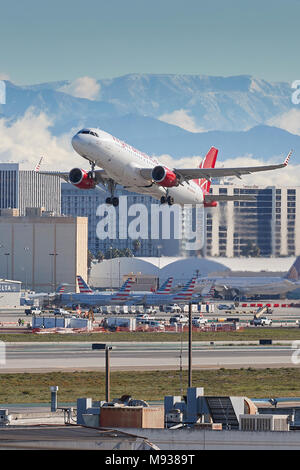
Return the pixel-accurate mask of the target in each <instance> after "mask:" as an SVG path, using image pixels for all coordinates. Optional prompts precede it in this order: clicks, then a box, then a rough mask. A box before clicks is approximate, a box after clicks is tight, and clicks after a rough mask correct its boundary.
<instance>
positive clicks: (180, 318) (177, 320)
mask: <svg viewBox="0 0 300 470" xmlns="http://www.w3.org/2000/svg"><path fill="white" fill-rule="evenodd" d="M188 321H189V319H188V317H186V316H185V315H183V314H182V313H180V314H178V315H174V316H173V317H171V318H170V323H181V324H183V325H185V324H186V323H188Z"/></svg>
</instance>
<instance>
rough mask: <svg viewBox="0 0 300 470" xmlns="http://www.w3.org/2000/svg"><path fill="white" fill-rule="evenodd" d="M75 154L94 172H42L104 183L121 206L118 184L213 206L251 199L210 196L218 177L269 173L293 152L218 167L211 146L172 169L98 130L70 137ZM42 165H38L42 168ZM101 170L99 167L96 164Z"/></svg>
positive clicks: (86, 183) (165, 199) (111, 200)
mask: <svg viewBox="0 0 300 470" xmlns="http://www.w3.org/2000/svg"><path fill="white" fill-rule="evenodd" d="M72 146H73V148H74V150H76V152H77V153H78V154H79V155H81V156H82V157H83V158H85V159H86V160H88V161H89V162H90V165H91V169H90V171H86V170H83V169H81V168H73V169H72V170H71V171H70V172H55V171H51V172H41V173H42V174H47V175H54V176H56V175H58V176H60V177H61V178H63V179H64V180H65V181H67V182H70V183H72V184H73V185H74V186H76V187H77V188H80V189H93V188H95V187H96V186H97V185H102V186H104V187H105V188H107V189H108V191H109V192H110V197H108V198H107V199H106V203H107V204H113V205H114V206H118V204H119V200H118V198H117V197H116V196H115V194H114V193H115V188H116V185H117V184H118V185H121V186H123V187H124V188H125V189H127V190H128V191H132V192H135V193H141V194H147V195H149V196H152V197H154V198H155V199H158V200H160V202H161V204H166V203H167V204H169V205H172V204H174V203H176V204H181V205H183V204H204V207H215V206H216V205H217V202H218V201H233V200H249V199H253V197H251V196H247V195H233V196H227V195H211V194H209V188H210V182H211V179H212V178H214V177H223V176H237V177H238V178H241V176H242V175H247V174H251V173H254V172H257V171H268V170H276V169H279V168H284V167H285V166H287V164H288V161H289V158H290V156H291V152H289V154H288V155H287V157H286V159H285V160H284V162H283V163H281V164H277V165H264V166H256V167H241V168H239V167H238V168H214V167H215V163H216V159H217V155H218V150H217V149H216V148H214V147H212V148H211V149H210V150H209V152H208V153H207V155H206V157H205V158H204V159H203V160H202V162H201V164H200V167H199V168H190V169H187V168H168V167H167V166H165V165H163V164H161V163H160V162H159V161H158V160H157V159H156V158H154V157H150V156H149V155H147V154H146V153H143V152H140V151H139V150H136V149H135V148H133V147H132V146H131V145H128V144H126V143H125V142H123V141H122V140H120V139H118V138H116V137H113V136H112V135H110V134H108V133H107V132H104V131H102V130H100V129H81V130H80V131H79V132H77V134H76V135H74V137H73V138H72ZM40 163H41V161H40V162H39V164H38V165H37V167H36V171H39V168H40ZM96 166H97V167H100V168H101V169H99V170H98V169H95V167H96Z"/></svg>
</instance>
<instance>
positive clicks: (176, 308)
mask: <svg viewBox="0 0 300 470" xmlns="http://www.w3.org/2000/svg"><path fill="white" fill-rule="evenodd" d="M165 312H166V313H180V312H182V310H181V308H180V307H179V305H177V304H170V305H167V306H166V308H165Z"/></svg>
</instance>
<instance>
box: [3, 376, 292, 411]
mask: <svg viewBox="0 0 300 470" xmlns="http://www.w3.org/2000/svg"><path fill="white" fill-rule="evenodd" d="M50 385H58V387H59V391H58V403H61V404H62V403H74V402H76V399H77V398H81V397H91V398H92V399H93V400H104V399H105V374H104V373H102V372H88V371H77V372H49V373H20V374H1V375H0V404H1V406H4V407H5V404H7V403H49V402H50V391H49V387H50ZM193 386H197V387H204V392H205V394H206V395H235V396H237V395H238V396H239V395H242V396H248V397H250V398H270V397H280V396H284V397H299V396H300V368H299V369H297V368H276V369H269V368H266V369H254V368H251V367H249V368H245V369H244V368H241V369H223V368H221V369H218V370H195V371H193ZM186 388H187V371H183V372H182V373H180V371H146V372H135V371H130V372H127V371H126V372H119V371H118V372H112V373H111V397H112V398H117V397H121V396H122V395H123V394H129V395H131V396H132V397H134V398H138V399H143V400H148V401H150V400H163V398H164V396H165V395H182V394H183V395H184V394H186Z"/></svg>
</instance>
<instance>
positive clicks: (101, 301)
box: [60, 278, 133, 306]
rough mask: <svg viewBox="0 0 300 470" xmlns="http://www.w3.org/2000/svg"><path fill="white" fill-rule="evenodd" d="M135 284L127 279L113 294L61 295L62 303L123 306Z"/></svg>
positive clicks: (130, 279)
mask: <svg viewBox="0 0 300 470" xmlns="http://www.w3.org/2000/svg"><path fill="white" fill-rule="evenodd" d="M132 283H133V279H132V278H128V279H126V281H125V282H124V284H123V285H122V287H121V288H120V290H119V291H118V292H115V293H113V294H111V293H104V292H102V293H98V292H93V291H92V292H88V293H69V294H61V296H60V301H61V303H62V304H64V305H66V304H71V303H72V304H82V305H99V306H101V305H111V304H115V305H123V304H124V303H125V302H127V301H128V299H129V294H130V290H131V286H132Z"/></svg>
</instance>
